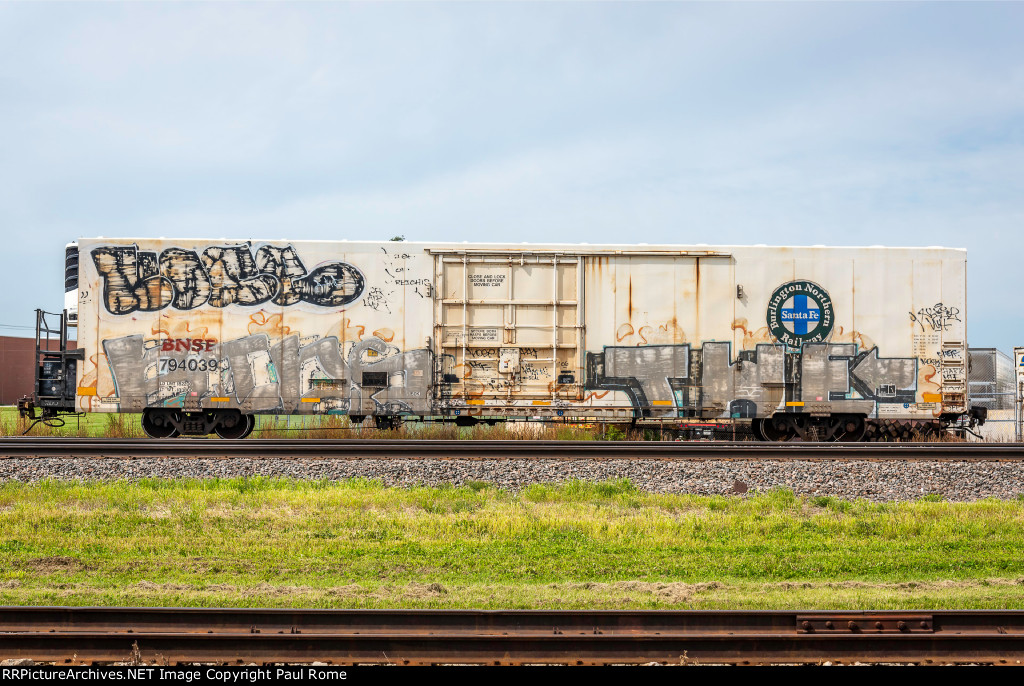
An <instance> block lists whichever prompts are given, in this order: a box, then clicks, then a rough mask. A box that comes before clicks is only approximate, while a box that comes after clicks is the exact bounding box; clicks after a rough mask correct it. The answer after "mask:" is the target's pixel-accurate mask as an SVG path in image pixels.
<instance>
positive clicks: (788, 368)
mask: <svg viewBox="0 0 1024 686" xmlns="http://www.w3.org/2000/svg"><path fill="white" fill-rule="evenodd" d="M731 349H732V346H731V344H730V343H727V342H710V343H704V344H703V346H701V348H700V349H691V347H690V346H689V345H687V344H681V345H648V346H639V347H635V346H628V347H626V346H621V347H620V346H610V347H606V348H605V349H604V352H602V353H587V379H586V383H585V386H584V387H585V388H587V389H592V390H615V391H622V392H623V393H625V394H626V395H627V396H628V397H629V399H630V402H631V403H632V405H633V407H634V408H636V409H637V410H638V411H639V412H640V413H641V414H643V415H649V414H650V413H651V411H652V410H658V409H663V410H671V411H677V410H678V411H679V412H680V413H681V414H683V415H690V416H722V417H737V416H738V417H753V416H759V417H763V416H770V415H771V414H773V413H774V412H775V410H776V408H777V407H778V406H779V404H780V403H781V402H783V401H785V400H786V399H787V398H786V397H784V391H783V389H784V388H785V387H787V386H788V387H789V388H790V393H791V395H790V397H789V398H790V399H794V400H802V401H807V402H828V403H831V404H832V406H833V408H834V410H835V411H837V412H858V413H861V412H863V413H869V412H871V410H872V409H873V408H874V406H875V404H876V403H908V402H910V403H912V402H914V397H915V395H916V392H917V359H916V358H913V357H909V358H902V357H898V358H880V357H879V356H878V348H871V349H870V350H866V351H863V352H860V353H858V352H857V346H855V345H853V344H830V343H807V344H804V346H803V348H802V350H801V351H800V352H793V351H787V350H786V349H785V348H783V347H782V346H778V345H771V344H760V345H758V346H756V347H755V349H754V350H744V351H742V352H740V354H739V357H738V358H737V359H735V360H733V359H732V353H731ZM659 406H661V407H659Z"/></svg>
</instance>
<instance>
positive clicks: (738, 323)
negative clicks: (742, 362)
mask: <svg viewBox="0 0 1024 686" xmlns="http://www.w3.org/2000/svg"><path fill="white" fill-rule="evenodd" d="M732 330H733V331H742V332H743V343H742V344H741V345H740V346H739V347H740V349H741V350H753V349H754V348H755V347H756V346H757V345H758V344H760V343H769V344H770V343H771V342H772V334H771V331H769V329H768V327H767V326H762V327H761V328H759V329H754V330H751V329H750V322H748V321H747V320H746V319H745V318H743V317H738V318H736V319H735V320H733V323H732Z"/></svg>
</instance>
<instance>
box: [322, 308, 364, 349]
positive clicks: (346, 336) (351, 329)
mask: <svg viewBox="0 0 1024 686" xmlns="http://www.w3.org/2000/svg"><path fill="white" fill-rule="evenodd" d="M338 314H340V315H341V322H339V323H338V325H337V326H335V327H333V328H331V329H329V330H328V331H327V335H328V336H331V335H333V336H336V337H337V338H338V340H339V341H361V340H363V335H364V334H365V333H366V327H365V326H363V325H361V324H357V325H353V324H352V320H351V319H349V318H348V317H346V316H345V310H341V311H340V312H338ZM334 332H336V333H334Z"/></svg>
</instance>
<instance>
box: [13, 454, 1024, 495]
mask: <svg viewBox="0 0 1024 686" xmlns="http://www.w3.org/2000/svg"><path fill="white" fill-rule="evenodd" d="M248 476H268V477H282V478H294V479H327V480H342V479H351V478H356V477H363V478H368V479H376V480H379V481H380V482H382V483H383V484H385V485H387V486H439V485H442V484H455V485H461V484H463V483H465V482H467V481H485V482H488V483H490V484H494V485H495V486H498V487H500V488H504V489H508V490H511V491H518V490H521V489H522V488H524V487H526V486H529V485H530V484H535V483H558V482H564V481H568V480H571V479H580V480H583V481H605V480H607V479H621V478H625V479H629V480H630V481H631V482H632V483H633V484H634V485H635V486H636V487H637V488H639V489H641V490H644V491H649V492H653V493H692V494H696V495H722V494H733V493H737V492H742V491H744V490H746V491H747V492H753V491H765V490H768V489H772V488H786V489H789V490H792V491H793V492H794V493H796V494H797V495H801V496H821V495H828V496H834V497H837V498H843V499H856V498H864V499H867V500H872V501H879V502H882V501H899V500H916V499H918V498H921V497H922V496H924V495H933V494H934V495H941V496H942V497H943V498H945V499H947V500H950V501H973V500H979V499H982V498H1001V499H1009V498H1016V497H1018V496H1020V495H1022V494H1024V463H1022V462H1010V461H996V460H992V461H950V460H935V461H926V460H912V461H896V460H893V461H884V462H881V461H868V460H843V461H818V460H793V461H789V460H786V461H781V460H586V459H580V460H545V459H534V460H530V459H515V460H487V459H481V460H470V459H448V460H445V459H420V460H407V459H388V460H370V459H364V460H351V459H349V460H346V459H294V460H285V459H266V458H265V459H247V458H227V459H214V460H211V459H185V458H167V459H124V458H51V457H36V458H4V459H0V482H3V481H20V482H31V481H39V480H42V479H58V480H68V481H77V480H102V479H126V480H129V481H134V480H138V479H146V478H162V479H179V478H195V479H209V478H232V477H248Z"/></svg>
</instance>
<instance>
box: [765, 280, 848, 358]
mask: <svg viewBox="0 0 1024 686" xmlns="http://www.w3.org/2000/svg"><path fill="white" fill-rule="evenodd" d="M834 323H835V317H834V316H833V314H832V299H831V298H829V296H828V291H826V290H825V289H824V288H822V287H821V286H819V285H818V284H816V283H814V282H813V281H790V282H789V283H785V284H782V285H781V286H779V287H778V288H776V289H775V292H774V293H772V297H771V299H769V300H768V330H769V331H770V332H771V334H772V336H773V337H774V338H775V340H777V341H778V342H779V343H784V344H785V345H787V346H788V347H790V348H799V347H800V346H802V345H803V344H804V343H820V342H822V341H825V340H827V339H828V337H829V334H831V333H832V326H833V324H834Z"/></svg>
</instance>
